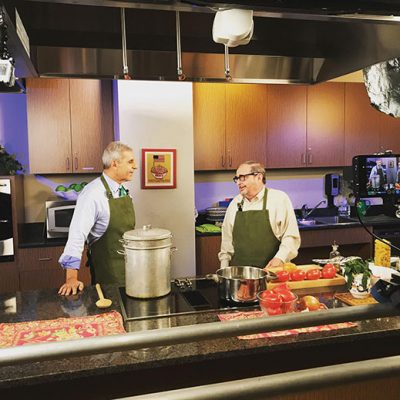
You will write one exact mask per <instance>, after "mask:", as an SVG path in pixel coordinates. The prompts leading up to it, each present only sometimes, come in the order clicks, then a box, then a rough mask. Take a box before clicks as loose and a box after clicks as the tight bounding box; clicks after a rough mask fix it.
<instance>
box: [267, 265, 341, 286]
mask: <svg viewBox="0 0 400 400" xmlns="http://www.w3.org/2000/svg"><path fill="white" fill-rule="evenodd" d="M275 274H276V276H277V277H278V279H277V281H278V282H287V281H289V280H290V281H303V280H304V279H307V280H310V281H311V280H317V279H320V278H323V279H332V278H334V277H335V276H336V267H335V266H334V265H333V264H326V265H325V266H324V267H323V268H322V270H321V269H319V268H311V269H309V270H307V271H304V270H303V269H297V268H296V269H292V270H291V271H287V270H282V271H277V272H275Z"/></svg>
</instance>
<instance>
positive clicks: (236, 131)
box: [226, 84, 268, 169]
mask: <svg viewBox="0 0 400 400" xmlns="http://www.w3.org/2000/svg"><path fill="white" fill-rule="evenodd" d="M267 88H268V87H267V86H266V85H242V84H235V85H226V158H227V162H226V164H227V165H226V168H227V169H237V167H238V166H239V165H240V164H241V163H243V162H244V161H247V160H256V161H259V162H261V163H263V164H265V163H266V153H265V149H266V144H267V141H266V139H267Z"/></svg>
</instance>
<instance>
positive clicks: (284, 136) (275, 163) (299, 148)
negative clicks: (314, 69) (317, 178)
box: [266, 85, 307, 168]
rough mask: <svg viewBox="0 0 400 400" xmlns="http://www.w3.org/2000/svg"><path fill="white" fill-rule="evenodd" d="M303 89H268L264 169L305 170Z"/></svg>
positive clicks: (304, 100) (284, 87) (279, 86)
mask: <svg viewBox="0 0 400 400" xmlns="http://www.w3.org/2000/svg"><path fill="white" fill-rule="evenodd" d="M306 99H307V89H306V87H305V86H290V85H269V86H268V117H267V118H268V129H267V132H268V133H267V149H266V153H267V162H266V166H267V168H295V167H301V166H302V167H304V166H306V144H307V143H306V117H307V113H306Z"/></svg>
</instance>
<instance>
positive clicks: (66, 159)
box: [27, 78, 113, 174]
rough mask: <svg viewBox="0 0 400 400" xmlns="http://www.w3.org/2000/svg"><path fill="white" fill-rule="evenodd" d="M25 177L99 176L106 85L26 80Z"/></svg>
mask: <svg viewBox="0 0 400 400" xmlns="http://www.w3.org/2000/svg"><path fill="white" fill-rule="evenodd" d="M27 110H28V138H29V162H30V172H31V173H42V174H45V173H49V174H50V173H91V172H101V171H102V170H103V165H102V162H101V155H102V152H103V150H104V148H105V146H106V145H107V144H108V143H109V142H110V141H112V140H113V105H112V86H111V81H99V80H90V79H43V78H42V79H30V80H28V81H27Z"/></svg>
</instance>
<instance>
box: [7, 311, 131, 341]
mask: <svg viewBox="0 0 400 400" xmlns="http://www.w3.org/2000/svg"><path fill="white" fill-rule="evenodd" d="M122 333H126V331H125V329H124V325H123V322H122V316H121V314H120V313H118V312H117V311H111V312H108V313H104V314H98V315H90V316H87V317H77V318H57V319H51V320H43V321H29V322H17V323H0V348H4V347H13V346H23V345H25V344H34V343H48V342H59V341H63V340H72V339H84V338H89V337H94V336H108V335H117V334H122Z"/></svg>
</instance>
